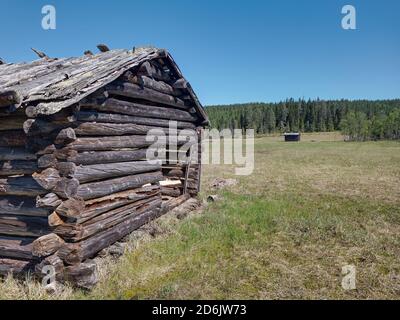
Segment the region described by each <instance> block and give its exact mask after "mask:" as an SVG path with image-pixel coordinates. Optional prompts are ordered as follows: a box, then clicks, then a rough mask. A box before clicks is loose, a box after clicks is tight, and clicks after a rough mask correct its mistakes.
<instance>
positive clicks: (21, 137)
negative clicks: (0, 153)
mask: <svg viewBox="0 0 400 320" xmlns="http://www.w3.org/2000/svg"><path fill="white" fill-rule="evenodd" d="M26 142H27V137H26V135H25V133H24V131H22V130H10V131H2V132H1V134H0V147H22V146H25V144H26Z"/></svg>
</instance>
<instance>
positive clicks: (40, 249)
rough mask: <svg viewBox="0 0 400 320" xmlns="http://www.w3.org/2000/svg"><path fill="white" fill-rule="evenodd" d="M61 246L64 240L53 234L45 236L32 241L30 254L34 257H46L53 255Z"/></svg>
mask: <svg viewBox="0 0 400 320" xmlns="http://www.w3.org/2000/svg"><path fill="white" fill-rule="evenodd" d="M63 244H64V240H63V239H61V238H60V237H59V236H58V235H56V234H55V233H50V234H46V235H44V236H42V237H40V238H37V239H36V240H35V241H33V243H32V247H31V254H32V255H33V256H35V257H47V256H50V255H52V254H53V253H55V252H56V251H57V250H58V249H59V248H61V246H62V245H63Z"/></svg>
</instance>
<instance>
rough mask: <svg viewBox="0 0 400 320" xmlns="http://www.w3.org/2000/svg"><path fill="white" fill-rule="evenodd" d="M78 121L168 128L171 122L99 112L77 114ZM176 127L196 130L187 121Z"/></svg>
mask: <svg viewBox="0 0 400 320" xmlns="http://www.w3.org/2000/svg"><path fill="white" fill-rule="evenodd" d="M76 117H77V119H78V121H92V122H100V123H103V122H105V123H120V124H124V123H132V124H141V125H148V126H157V127H166V128H168V127H169V126H170V121H171V120H167V119H157V118H146V117H137V116H129V115H126V114H125V115H124V114H114V113H102V112H97V111H80V112H78V113H77V114H76ZM176 126H177V128H178V129H195V128H196V126H195V124H193V123H191V122H185V121H177V122H176Z"/></svg>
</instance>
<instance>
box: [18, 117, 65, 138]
mask: <svg viewBox="0 0 400 320" xmlns="http://www.w3.org/2000/svg"><path fill="white" fill-rule="evenodd" d="M23 129H24V132H25V134H26V135H28V136H37V135H46V134H49V133H51V132H53V131H55V130H61V129H62V126H60V125H58V124H55V123H53V122H49V121H45V120H42V119H28V120H26V121H25V122H24V124H23Z"/></svg>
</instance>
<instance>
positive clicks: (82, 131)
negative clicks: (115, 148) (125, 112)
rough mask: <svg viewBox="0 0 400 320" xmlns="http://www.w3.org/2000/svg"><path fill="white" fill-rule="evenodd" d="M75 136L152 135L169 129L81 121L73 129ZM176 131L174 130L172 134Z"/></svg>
mask: <svg viewBox="0 0 400 320" xmlns="http://www.w3.org/2000/svg"><path fill="white" fill-rule="evenodd" d="M74 131H75V134H76V135H77V136H122V135H127V134H137V135H147V134H149V133H150V132H153V133H152V134H153V135H159V134H165V135H166V134H168V132H169V129H167V128H160V127H154V126H146V125H141V124H134V123H129V124H128V123H94V122H82V123H80V124H79V125H78V126H77V127H76V128H75V129H74ZM176 133H177V131H176V130H174V134H176Z"/></svg>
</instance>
